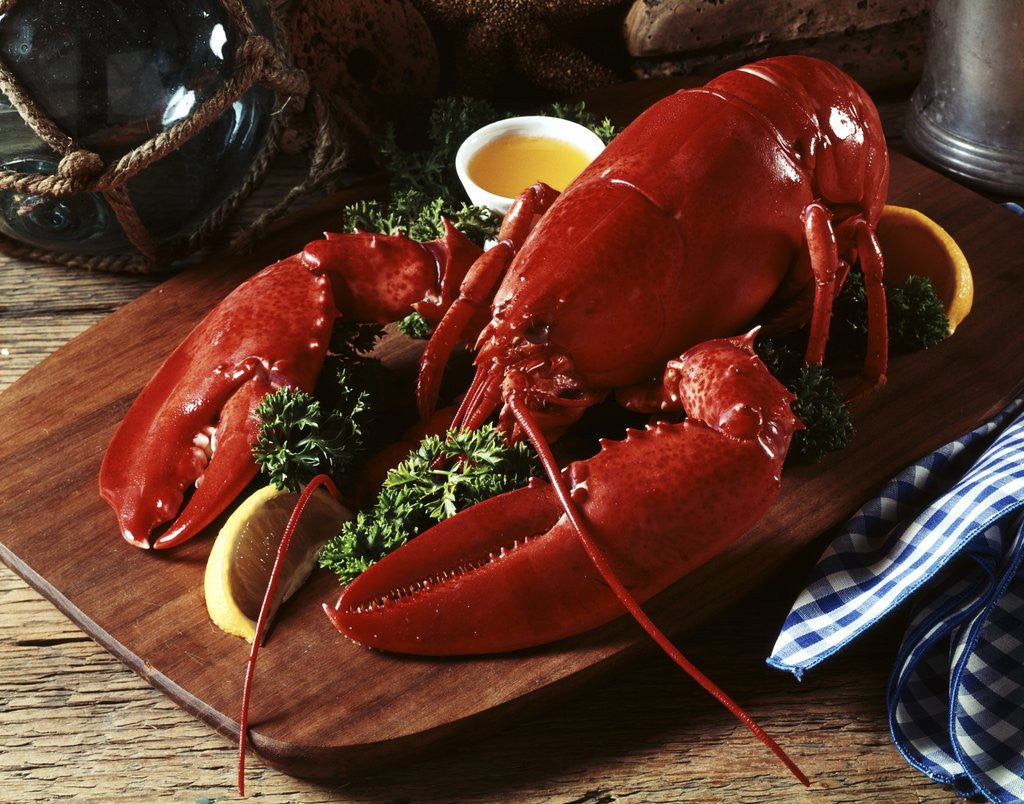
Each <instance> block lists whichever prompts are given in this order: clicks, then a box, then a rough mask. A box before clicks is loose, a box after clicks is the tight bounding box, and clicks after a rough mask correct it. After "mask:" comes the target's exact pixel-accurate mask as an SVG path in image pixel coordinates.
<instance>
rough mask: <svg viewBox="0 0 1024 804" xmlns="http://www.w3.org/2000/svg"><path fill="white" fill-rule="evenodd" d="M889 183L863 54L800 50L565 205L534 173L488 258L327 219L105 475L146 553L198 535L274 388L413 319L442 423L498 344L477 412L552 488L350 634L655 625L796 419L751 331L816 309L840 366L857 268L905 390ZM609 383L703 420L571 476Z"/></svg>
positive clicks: (484, 371) (604, 171) (393, 575)
mask: <svg viewBox="0 0 1024 804" xmlns="http://www.w3.org/2000/svg"><path fill="white" fill-rule="evenodd" d="M888 176H889V167H888V154H887V150H886V146H885V140H884V137H883V134H882V128H881V124H880V122H879V118H878V114H877V111H876V110H875V107H874V105H873V104H872V102H871V101H870V99H869V98H868V96H867V95H866V93H865V92H864V91H863V90H862V89H861V88H860V87H859V86H858V85H857V84H856V83H855V82H854V81H853V80H852V79H850V78H849V77H848V76H847V75H846V74H844V73H843V72H842V71H840V70H839V69H838V68H836V67H834V66H833V65H831V64H828V63H825V62H822V61H819V60H815V59H811V58H805V57H781V58H774V59H767V60H765V61H761V62H758V63H756V64H753V65H750V66H747V67H743V68H741V69H738V70H734V71H732V72H728V73H725V74H724V75H722V76H720V77H719V78H716V79H715V80H713V81H711V82H710V83H709V84H707V85H706V86H704V87H702V88H699V89H693V90H686V91H682V92H678V93H676V94H674V95H672V96H670V97H668V98H666V99H664V100H662V101H660V102H658V103H656V104H655V105H654V106H652V107H651V108H650V109H648V110H647V111H646V112H644V113H643V114H642V115H641V116H640V117H639V118H637V120H636V121H634V122H633V123H632V124H631V125H630V126H629V127H627V128H626V129H625V130H624V131H623V132H622V133H621V134H620V135H619V136H618V137H617V138H616V139H615V140H614V141H613V142H612V143H611V144H610V145H609V146H608V148H607V149H606V150H605V151H604V153H603V154H602V155H601V156H600V157H598V158H597V159H596V160H595V161H594V162H593V163H592V164H591V165H590V167H589V168H587V169H586V170H585V171H584V172H583V173H582V174H581V175H580V176H579V177H578V178H577V179H576V180H575V181H574V182H573V183H572V184H571V185H570V186H569V187H568V188H567V189H566V191H565V192H564V193H563V194H561V195H560V196H558V195H557V194H556V193H555V192H554V191H553V190H551V189H550V188H548V187H546V186H544V185H536V186H534V187H531V188H528V189H527V190H526V191H525V192H524V193H523V195H522V196H521V197H520V198H519V199H518V201H517V202H516V203H515V204H514V205H513V207H512V209H511V210H510V212H509V213H508V215H507V216H506V218H505V220H504V221H503V224H502V228H501V232H500V234H499V236H498V243H497V245H496V246H494V247H493V248H491V249H489V250H488V251H486V252H484V253H483V254H480V253H479V250H478V249H476V248H475V247H474V246H472V245H471V244H469V243H468V242H466V241H465V240H464V239H463V238H461V237H460V236H459V235H458V233H457V232H455V231H454V230H449V232H448V235H447V236H446V237H445V238H444V239H443V240H442V241H438V242H435V243H427V244H418V243H414V242H413V241H411V240H409V239H408V238H405V237H403V236H394V237H388V236H380V235H370V234H363V233H359V234H355V235H327V236H326V238H325V239H323V240H319V241H316V242H313V243H310V244H309V245H308V246H307V247H306V248H305V250H304V251H303V252H302V253H301V254H298V255H296V256H294V257H291V258H289V259H287V260H284V261H282V262H280V263H277V264H276V265H273V266H271V267H269V268H267V269H265V270H264V271H263V272H261V273H259V274H257V275H256V276H255V277H254V278H253V279H251V280H249V281H248V282H247V283H245V284H243V285H242V286H240V287H239V288H238V289H236V290H235V291H234V292H233V293H232V294H231V295H229V296H228V297H227V298H226V299H225V300H224V301H223V302H222V303H221V304H220V305H219V306H218V307H217V308H216V309H215V310H214V311H213V312H212V313H211V314H210V316H209V317H208V318H207V319H206V320H205V321H204V322H203V323H201V324H200V325H199V327H198V328H197V329H196V330H195V331H194V332H193V333H192V334H191V335H190V336H189V338H188V339H187V340H186V341H185V342H184V343H183V344H182V345H181V346H180V347H179V348H178V350H177V351H176V352H174V354H172V355H171V357H170V358H168V360H167V362H166V363H165V364H164V365H163V367H162V368H161V369H160V370H159V371H158V373H157V374H156V376H155V377H154V378H153V380H152V381H151V382H150V383H149V384H148V385H147V386H146V388H145V389H144V390H143V391H142V393H141V395H140V396H139V399H138V401H137V402H136V403H135V405H134V407H133V408H132V409H131V410H130V411H129V413H128V415H127V416H126V417H125V420H124V422H123V423H122V424H121V426H120V428H119V430H118V432H117V433H116V434H115V436H114V438H113V441H112V442H111V445H110V447H109V449H108V452H107V455H106V457H105V459H104V462H103V466H102V469H101V472H100V487H101V490H102V493H103V495H104V497H105V498H106V499H108V500H109V501H110V502H111V504H112V505H113V507H114V509H115V511H116V512H117V514H118V518H119V521H120V524H121V530H122V533H123V534H124V536H125V538H126V539H128V540H129V541H130V542H132V543H133V544H136V545H138V546H140V547H148V546H150V544H151V540H153V539H154V532H155V530H156V529H157V528H158V527H160V526H161V524H162V523H164V522H168V521H170V522H171V524H170V525H169V526H168V527H167V528H166V530H164V532H163V533H161V534H160V535H157V536H156V537H155V540H153V541H152V544H153V546H155V547H158V548H165V547H171V546H173V545H176V544H179V543H180V542H182V541H184V540H186V539H188V538H191V537H192V536H193V535H195V534H196V533H197V532H199V531H200V530H201V529H202V528H203V527H205V526H206V525H207V524H208V523H209V522H210V521H211V520H212V519H213V518H214V517H215V516H216V515H217V514H218V513H219V512H220V511H221V510H222V509H223V508H224V507H225V506H226V505H228V504H229V503H230V501H231V499H232V498H233V497H234V496H235V495H237V493H238V492H239V491H240V490H241V489H242V487H244V485H245V484H246V483H247V482H248V481H249V480H250V479H251V477H252V476H253V474H254V472H255V465H254V462H253V459H252V457H251V447H252V444H253V442H254V439H255V432H256V422H255V414H254V409H255V406H256V404H257V403H258V401H259V399H260V398H261V397H262V395H263V394H264V393H266V392H267V391H268V390H270V389H273V388H275V387H278V386H281V385H295V386H298V387H301V388H303V389H305V390H309V388H310V387H311V385H312V383H313V381H314V379H315V376H316V373H317V371H318V370H319V367H320V364H321V363H322V361H323V358H324V352H325V350H326V343H327V338H328V333H329V330H330V327H331V324H332V322H333V320H334V319H335V318H336V317H337V316H339V315H341V316H342V317H345V318H349V319H353V320H359V321H391V320H395V319H397V318H399V317H402V316H404V315H405V314H406V313H407V312H409V311H410V310H413V309H415V310H418V311H419V312H421V313H422V314H423V315H424V316H425V317H426V318H427V319H428V320H429V321H430V322H432V323H434V324H436V329H435V331H434V333H433V335H432V337H431V339H430V341H429V342H428V344H427V347H426V349H425V352H424V355H423V359H422V362H421V368H420V377H419V384H418V388H417V399H418V406H419V410H420V413H421V414H422V416H424V417H426V416H428V415H429V414H430V413H431V411H432V410H433V408H434V405H435V403H436V400H437V395H438V387H439V384H440V378H441V375H442V372H443V371H444V367H445V365H446V363H447V361H448V358H449V356H450V355H451V353H452V350H453V349H454V348H455V347H456V346H457V345H458V344H459V343H469V344H474V343H475V349H476V356H475V366H476V374H475V378H474V379H473V381H472V384H471V385H470V387H469V389H468V391H467V393H466V394H465V396H464V397H463V400H462V403H461V406H460V408H459V411H458V413H457V415H456V417H455V422H454V423H455V424H456V425H460V426H466V427H477V426H479V425H480V424H481V423H482V422H484V421H485V420H486V419H488V418H489V417H490V416H492V414H494V413H495V412H496V411H497V416H498V422H499V425H500V427H501V428H502V429H503V430H504V432H505V433H506V434H507V435H508V437H509V438H512V439H515V438H522V437H526V438H528V439H529V440H530V441H531V442H532V443H533V444H534V445H535V446H536V448H537V450H538V452H539V454H540V455H541V457H542V461H543V463H544V466H545V469H546V472H547V475H548V479H549V482H548V483H540V482H536V483H533V484H531V485H530V486H529V487H528V488H525V489H521V490H518V491H514V492H511V493H509V494H506V495H503V496H500V497H497V498H494V499H492V500H490V501H487V502H485V503H482V504H480V505H479V506H476V507H475V508H473V509H470V510H468V511H465V512H463V513H462V514H459V515H457V516H456V517H454V518H453V519H451V520H448V521H446V522H445V523H443V524H442V525H439V526H438V527H436V528H435V529H434V530H433V531H431V532H428V533H426V534H423V535H421V536H419V537H418V538H417V539H416V540H414V541H413V542H412V543H410V544H409V545H407V546H406V547H404V548H402V549H401V550H399V551H397V552H396V553H394V554H393V555H392V556H390V557H388V558H387V559H385V560H384V561H382V562H380V563H379V564H378V565H376V566H375V567H374V568H372V569H371V570H370V571H368V572H367V573H365V574H364V575H363V576H361V577H360V578H359V579H358V580H357V581H355V582H354V583H352V584H351V585H350V586H349V587H348V588H347V589H346V590H345V592H344V593H343V594H342V596H341V599H340V600H339V601H338V603H337V605H336V606H335V607H333V608H329V609H328V613H329V614H330V616H331V618H332V619H333V621H334V622H335V624H336V625H337V626H338V628H339V629H340V630H342V631H343V632H344V633H346V634H348V635H349V636H351V637H352V638H354V639H357V640H360V641H363V642H366V643H367V644H371V645H373V646H374V647H378V648H381V649H384V650H396V651H412V652H417V653H428V654H446V653H464V652H481V651H496V650H509V649H514V648H520V647H524V646H527V645H534V644H538V643H541V642H544V641H547V640H552V639H557V638H559V637H563V636H566V635H569V634H574V633H578V632H581V631H583V630H585V629H589V628H591V627H594V626H596V625H599V624H601V623H603V622H607V621H608V620H610V619H612V618H613V617H616V616H618V615H619V614H620V613H621V611H622V606H623V605H625V606H626V607H627V608H629V609H630V610H631V611H632V612H633V613H634V616H637V617H638V618H640V619H643V617H644V615H643V612H642V610H641V609H640V607H639V604H640V603H642V602H643V601H644V600H645V599H647V598H649V597H650V596H651V595H652V594H654V593H655V592H657V591H658V590H660V589H662V588H664V587H665V586H667V585H668V584H670V583H672V582H673V581H674V580H676V579H678V578H680V577H682V576H683V575H684V574H686V573H687V572H689V571H690V570H692V569H693V568H694V567H695V566H697V565H699V564H700V563H702V562H704V561H706V560H707V559H708V558H710V557H711V556H713V555H715V554H716V553H717V552H719V551H721V550H722V549H723V548H724V547H726V546H727V545H728V544H729V543H731V542H732V541H733V540H735V539H736V538H738V537H739V536H741V535H742V534H743V533H744V532H745V531H746V530H747V529H748V528H750V527H751V525H752V524H753V523H754V522H755V521H756V520H757V519H758V518H759V517H760V516H761V515H762V514H763V513H764V512H765V511H766V510H767V508H768V506H770V505H771V502H772V500H773V499H774V496H775V493H776V491H777V489H778V486H779V473H780V469H781V465H782V461H783V459H784V457H785V454H786V450H787V448H788V445H789V440H790V436H791V434H792V432H793V430H794V428H796V427H798V426H799V425H798V423H797V422H796V420H795V419H794V417H793V415H792V413H791V412H790V410H789V403H790V401H791V397H790V396H789V394H788V392H786V391H785V389H783V388H782V387H781V386H780V385H778V383H776V382H775V381H774V380H773V379H772V378H771V377H770V376H769V375H768V374H767V371H766V370H765V369H764V367H763V365H762V364H761V363H760V361H759V360H758V359H757V357H756V356H755V355H754V354H753V351H752V348H751V341H752V338H753V335H752V334H751V335H747V336H745V337H741V338H738V339H737V338H733V339H732V340H729V339H728V338H729V336H735V335H736V334H737V333H741V332H744V331H746V330H747V329H749V327H750V326H751V324H752V322H756V321H761V322H764V323H766V324H767V325H768V326H771V327H773V328H776V329H784V328H796V327H798V326H801V325H804V324H809V338H808V346H807V352H806V359H807V360H808V361H809V362H821V360H822V358H823V355H824V350H825V345H826V340H827V335H828V326H829V318H830V311H831V304H832V301H833V299H834V298H835V296H836V294H837V293H838V291H839V289H840V287H841V285H842V283H843V281H844V280H845V277H846V275H847V273H848V271H849V269H850V267H851V265H852V264H854V263H855V262H858V261H859V263H860V267H861V270H862V272H863V274H864V280H865V287H866V292H867V298H868V309H869V322H870V323H869V337H868V350H867V357H866V359H865V362H864V366H863V379H862V383H861V385H862V387H871V386H874V385H876V384H878V383H880V382H882V381H883V379H884V372H885V367H886V353H887V341H886V325H885V297H884V290H883V286H882V258H881V253H880V249H879V247H878V242H877V240H876V238H875V234H874V228H875V225H876V223H877V221H878V218H879V215H880V213H881V210H882V207H883V204H884V202H885V197H886V193H887V189H888ZM610 394H614V395H615V397H616V398H617V399H618V400H619V401H620V402H621V403H622V404H624V405H625V406H627V407H629V408H631V409H634V410H638V411H645V412H651V413H654V414H666V415H669V414H671V413H672V412H673V411H685V413H686V416H687V417H686V419H685V420H684V421H683V422H682V423H681V424H669V423H657V424H652V425H651V426H650V427H648V428H647V429H646V430H643V431H633V432H631V433H630V434H629V435H628V436H627V438H626V439H625V440H624V441H622V442H619V443H604V444H603V446H602V448H601V451H600V452H599V453H598V454H597V455H596V456H595V457H593V458H591V459H589V460H586V461H580V462H576V463H573V464H571V465H570V466H569V467H568V468H566V469H564V470H562V469H560V467H559V466H558V465H557V463H556V462H555V460H554V458H553V457H552V455H551V452H550V450H549V448H548V442H549V441H550V440H553V439H555V438H557V437H558V436H559V435H561V434H562V433H563V432H564V431H566V430H567V429H568V428H569V427H571V426H572V425H573V423H575V422H576V421H577V420H578V419H579V418H580V416H581V415H582V413H583V411H584V410H585V409H586V408H587V407H589V406H591V405H593V404H595V403H597V402H598V401H600V400H603V399H604V398H606V397H607V396H608V395H610ZM654 468H656V471H652V469H654ZM193 483H195V485H196V486H197V488H196V491H195V493H194V494H193V495H192V497H191V499H190V500H189V502H188V503H187V505H185V507H184V509H183V510H181V511H180V512H179V509H180V508H181V504H182V501H183V498H184V496H185V493H186V488H187V487H188V486H191V485H192V484H193ZM172 520H173V521H172ZM491 553H493V554H494V557H493V558H492V557H489V554H491ZM595 568H596V569H597V572H598V575H599V576H600V578H597V577H595V575H594V570H595ZM609 590H611V591H609ZM645 627H646V624H645ZM651 628H653V625H652V626H651ZM680 659H681V657H680ZM678 660H679V659H677V661H678ZM684 661H685V660H684Z"/></svg>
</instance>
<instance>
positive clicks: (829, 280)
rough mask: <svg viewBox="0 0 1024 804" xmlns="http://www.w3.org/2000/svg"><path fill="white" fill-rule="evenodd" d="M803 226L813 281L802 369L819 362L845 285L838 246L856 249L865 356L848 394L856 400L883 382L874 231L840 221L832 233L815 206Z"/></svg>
mask: <svg viewBox="0 0 1024 804" xmlns="http://www.w3.org/2000/svg"><path fill="white" fill-rule="evenodd" d="M803 220H804V235H805V238H806V241H807V248H808V251H809V253H810V266H811V272H812V274H813V277H814V306H813V309H812V312H811V327H810V334H809V336H808V339H807V352H806V355H805V360H806V361H807V362H808V363H814V364H817V365H820V364H821V362H822V360H824V357H825V343H826V341H827V340H828V330H829V323H830V319H831V314H832V302H833V300H834V299H835V297H836V295H837V294H838V292H839V289H840V287H841V286H842V283H843V281H844V280H845V279H846V274H847V271H848V264H846V263H844V262H843V261H841V260H840V258H839V254H840V251H841V250H842V251H845V250H846V249H843V248H841V246H840V244H843V245H847V244H849V245H854V244H855V245H856V252H857V255H858V257H859V259H860V266H861V271H862V272H863V275H864V288H865V292H866V294H867V300H868V350H867V356H866V357H865V359H864V368H863V372H862V374H863V377H862V379H861V382H860V383H859V384H858V385H857V387H856V388H855V389H854V391H853V392H852V394H851V395H852V396H856V395H858V394H860V393H862V392H864V391H868V390H870V389H872V388H874V387H876V386H878V385H880V384H881V383H883V382H884V381H885V368H886V363H887V355H888V330H887V325H886V309H885V286H884V285H883V284H882V272H883V260H882V252H881V248H880V247H879V245H878V239H877V237H876V236H875V233H874V230H873V229H872V227H871V226H870V225H869V224H868V222H867V221H866V220H865V219H864V217H863V216H862V215H858V216H856V217H853V218H850V219H848V220H846V221H844V222H843V223H842V224H841V227H840V231H839V232H838V233H837V232H836V231H834V229H833V227H832V214H831V213H830V212H829V211H828V210H827V209H826V208H825V207H824V206H822V205H821V204H819V203H813V204H809V205H808V207H807V209H805V210H804V216H803ZM844 269H845V270H844Z"/></svg>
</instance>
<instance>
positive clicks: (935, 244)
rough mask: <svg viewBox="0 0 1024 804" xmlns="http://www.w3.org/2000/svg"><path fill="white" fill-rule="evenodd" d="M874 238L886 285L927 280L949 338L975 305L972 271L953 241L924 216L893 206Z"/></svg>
mask: <svg viewBox="0 0 1024 804" xmlns="http://www.w3.org/2000/svg"><path fill="white" fill-rule="evenodd" d="M875 234H876V235H877V236H878V242H879V245H880V246H881V248H882V256H883V257H884V258H885V281H886V283H887V284H890V285H898V284H900V283H901V282H903V280H904V279H906V278H907V277H908V276H925V277H928V279H930V280H931V283H932V287H933V288H934V289H935V293H936V295H938V297H939V299H940V300H941V301H942V304H943V306H944V307H945V308H946V318H947V319H948V320H949V334H950V335H952V334H953V331H954V330H955V329H956V328H957V325H958V324H960V322H961V321H963V320H964V318H966V317H967V314H968V313H969V312H970V311H971V305H972V304H973V302H974V279H973V277H972V276H971V268H970V266H969V265H968V264H967V258H966V257H965V256H964V253H963V252H962V251H961V250H960V247H959V246H958V245H957V244H956V241H955V240H954V239H953V238H952V237H951V236H950V235H949V233H948V232H947V231H946V230H945V229H943V228H942V227H941V226H939V224H937V223H936V222H935V221H933V220H932V219H931V218H929V217H928V216H927V215H925V214H923V213H921V212H918V211H917V210H916V209H910V208H909V207H898V206H892V205H886V207H885V208H884V209H883V210H882V215H881V217H880V219H879V221H878V226H877V227H876V228H875Z"/></svg>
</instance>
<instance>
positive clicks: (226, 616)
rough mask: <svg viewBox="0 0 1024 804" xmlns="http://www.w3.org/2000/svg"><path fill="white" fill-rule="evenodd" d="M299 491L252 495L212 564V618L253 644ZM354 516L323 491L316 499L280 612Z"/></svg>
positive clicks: (225, 532) (289, 565) (287, 572)
mask: <svg viewBox="0 0 1024 804" xmlns="http://www.w3.org/2000/svg"><path fill="white" fill-rule="evenodd" d="M298 498H299V495H298V494H297V493H295V492H290V491H281V490H280V489H278V488H276V487H275V486H266V487H265V488H261V489H259V490H258V491H255V492H254V493H253V494H251V495H250V496H249V497H247V498H246V499H245V500H244V501H243V502H242V504H241V505H239V506H238V508H237V509H236V510H235V512H234V513H232V514H231V516H230V517H228V520H227V521H226V522H225V523H224V526H223V527H222V528H221V530H220V533H219V534H217V539H216V541H214V543H213V549H212V550H211V551H210V557H209V559H207V562H206V577H205V580H204V591H205V594H206V610H207V612H209V615H210V619H211V620H213V622H214V623H215V624H216V625H217V626H218V627H219V628H220V629H222V630H223V631H226V632H227V633H229V634H234V635H235V636H240V637H244V638H245V639H247V640H249V641H250V642H251V641H252V639H253V635H254V634H255V633H256V620H257V618H258V617H259V612H260V605H261V604H262V602H263V595H264V593H265V592H266V588H267V581H268V580H269V578H270V571H271V569H272V568H273V566H274V558H275V557H276V555H277V548H278V545H280V543H281V536H282V534H283V533H284V529H285V525H287V524H288V518H289V517H290V516H291V513H292V509H293V508H294V507H295V503H296V501H297V500H298ZM351 518H352V514H351V512H349V511H348V510H347V509H346V508H345V507H344V506H343V505H342V504H341V503H339V502H338V501H337V500H335V499H334V498H333V497H332V496H331V495H330V494H328V493H327V492H326V491H324V490H323V489H318V490H317V491H316V492H315V493H314V494H313V496H312V497H311V498H310V500H309V503H308V505H307V506H306V510H305V512H304V513H303V515H302V517H301V519H299V522H298V525H297V526H296V528H295V533H294V534H293V536H292V541H291V544H290V546H289V548H288V552H287V554H286V556H285V561H284V566H283V567H282V570H281V575H280V578H279V580H278V586H277V592H276V593H275V600H274V603H273V605H272V607H271V617H273V613H274V611H276V610H277V608H278V606H280V605H281V603H283V602H284V601H285V600H287V599H288V598H289V597H291V595H292V594H294V593H295V591H296V590H297V589H298V588H299V587H300V586H301V585H302V584H303V582H304V581H305V580H306V578H308V577H309V574H310V573H311V572H312V571H313V567H314V565H315V564H316V559H317V555H318V554H319V552H320V550H321V548H322V547H323V546H324V544H326V543H327V541H328V540H329V539H330V538H331V537H333V536H334V535H335V534H336V533H337V532H338V530H339V529H340V528H341V525H342V523H343V522H345V521H347V520H349V519H351Z"/></svg>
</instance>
